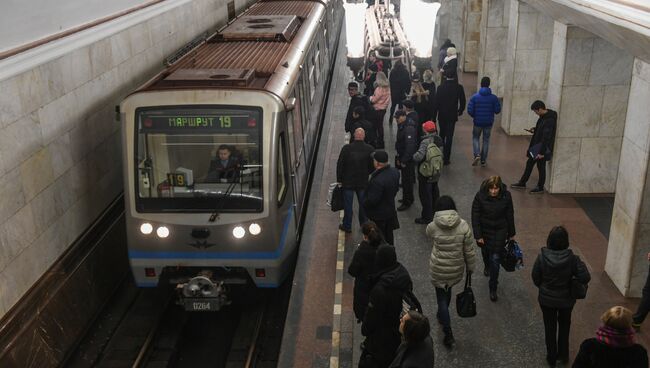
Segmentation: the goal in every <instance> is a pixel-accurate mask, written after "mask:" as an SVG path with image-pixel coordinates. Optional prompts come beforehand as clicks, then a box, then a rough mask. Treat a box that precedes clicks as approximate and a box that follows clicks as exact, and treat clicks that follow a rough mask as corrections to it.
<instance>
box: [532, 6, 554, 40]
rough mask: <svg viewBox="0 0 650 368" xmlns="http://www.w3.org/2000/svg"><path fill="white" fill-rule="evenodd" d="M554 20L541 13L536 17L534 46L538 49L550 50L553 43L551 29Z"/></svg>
mask: <svg viewBox="0 0 650 368" xmlns="http://www.w3.org/2000/svg"><path fill="white" fill-rule="evenodd" d="M554 23H555V20H554V19H553V18H551V17H549V16H547V15H545V14H543V13H538V16H537V32H535V41H534V42H535V45H537V46H538V47H540V48H547V49H550V48H551V44H552V43H553V27H554Z"/></svg>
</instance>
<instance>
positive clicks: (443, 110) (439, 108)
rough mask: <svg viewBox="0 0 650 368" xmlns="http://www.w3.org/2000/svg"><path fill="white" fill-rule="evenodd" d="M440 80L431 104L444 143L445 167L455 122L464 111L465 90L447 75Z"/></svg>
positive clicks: (447, 161)
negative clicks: (440, 82)
mask: <svg viewBox="0 0 650 368" xmlns="http://www.w3.org/2000/svg"><path fill="white" fill-rule="evenodd" d="M442 79H443V82H442V84H441V85H440V87H438V91H437V92H436V98H435V100H434V103H433V117H434V120H435V121H437V122H438V131H439V132H440V138H442V141H443V142H444V149H443V150H442V155H443V161H444V164H445V165H449V163H450V161H449V159H450V157H451V144H452V141H453V140H454V129H455V128H456V122H457V121H458V117H459V116H461V115H463V111H465V89H464V88H463V85H462V84H460V83H458V81H457V80H456V79H454V77H453V76H451V75H449V74H445V75H443V76H442Z"/></svg>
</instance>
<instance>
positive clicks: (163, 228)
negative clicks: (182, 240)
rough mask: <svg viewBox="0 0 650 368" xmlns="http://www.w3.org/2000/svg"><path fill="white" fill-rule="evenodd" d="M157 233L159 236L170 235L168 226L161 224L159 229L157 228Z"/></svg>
mask: <svg viewBox="0 0 650 368" xmlns="http://www.w3.org/2000/svg"><path fill="white" fill-rule="evenodd" d="M156 235H158V237H159V238H166V237H168V236H169V228H167V226H161V227H159V228H158V229H156Z"/></svg>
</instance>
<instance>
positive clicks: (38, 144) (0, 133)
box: [0, 113, 43, 170]
mask: <svg viewBox="0 0 650 368" xmlns="http://www.w3.org/2000/svg"><path fill="white" fill-rule="evenodd" d="M42 147H43V140H42V138H41V127H40V123H39V121H38V115H37V114H35V113H32V114H29V115H26V116H24V117H22V118H21V119H19V120H18V121H16V122H15V123H13V124H11V125H9V126H7V127H6V128H4V129H2V130H0V152H2V155H1V156H0V159H1V160H2V161H4V162H3V166H4V168H5V169H7V170H11V169H13V168H14V167H16V166H18V165H20V163H21V162H23V161H24V160H26V159H27V158H29V157H30V156H31V155H32V154H33V153H34V152H36V151H38V150H39V149H41V148H42Z"/></svg>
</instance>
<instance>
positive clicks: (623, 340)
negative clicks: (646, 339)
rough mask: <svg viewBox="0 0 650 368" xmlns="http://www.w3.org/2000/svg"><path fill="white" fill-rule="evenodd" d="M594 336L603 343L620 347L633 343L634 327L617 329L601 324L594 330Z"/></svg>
mask: <svg viewBox="0 0 650 368" xmlns="http://www.w3.org/2000/svg"><path fill="white" fill-rule="evenodd" d="M596 338H597V339H598V341H600V342H602V343H603V344H605V345H608V346H611V347H615V348H622V347H626V346H632V345H634V329H633V328H628V329H626V330H619V329H617V328H612V327H609V326H605V325H602V326H600V327H598V330H597V331H596Z"/></svg>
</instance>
